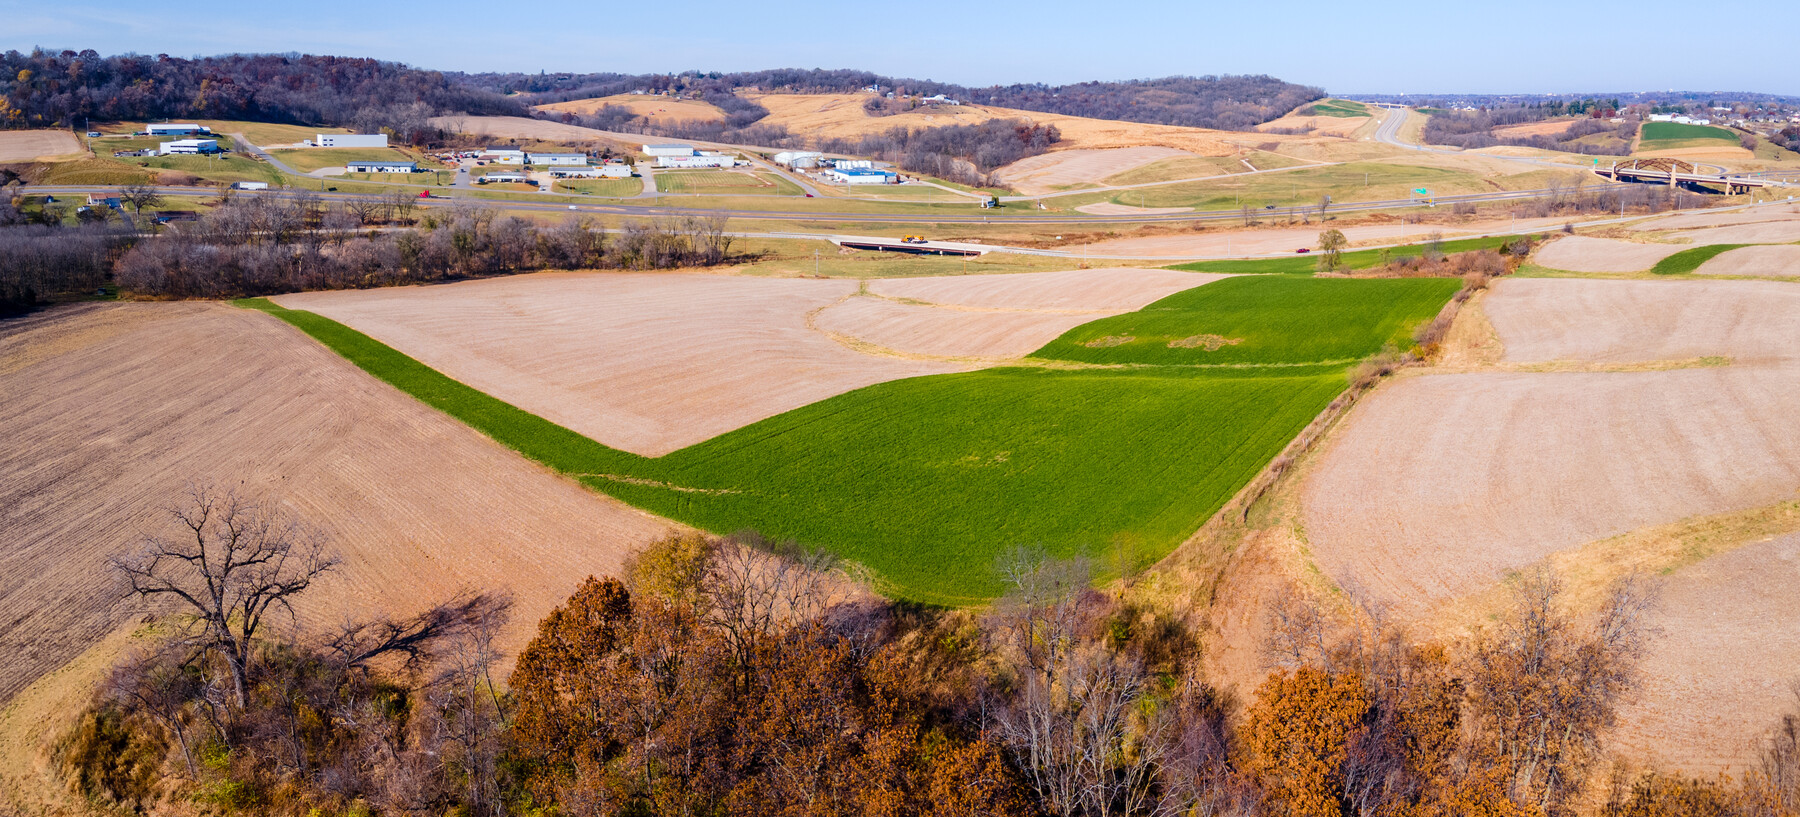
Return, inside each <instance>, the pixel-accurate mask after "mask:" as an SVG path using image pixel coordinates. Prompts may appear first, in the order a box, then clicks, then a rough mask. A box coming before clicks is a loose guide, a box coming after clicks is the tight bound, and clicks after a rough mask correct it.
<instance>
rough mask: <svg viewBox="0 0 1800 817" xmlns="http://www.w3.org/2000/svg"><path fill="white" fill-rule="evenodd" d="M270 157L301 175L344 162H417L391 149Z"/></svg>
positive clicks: (283, 153) (284, 152) (306, 151)
mask: <svg viewBox="0 0 1800 817" xmlns="http://www.w3.org/2000/svg"><path fill="white" fill-rule="evenodd" d="M269 155H270V156H274V157H275V158H277V159H280V160H281V161H282V163H283V164H286V165H287V166H288V167H291V168H293V169H295V170H298V171H300V172H301V173H311V172H313V171H315V170H318V169H319V168H322V167H343V166H344V164H345V163H346V162H351V161H357V160H361V161H370V162H412V161H419V158H418V157H416V156H409V155H407V154H405V153H403V152H401V151H398V150H395V149H393V148H300V149H296V150H271V151H269ZM419 167H438V165H435V164H432V163H428V162H423V161H419Z"/></svg>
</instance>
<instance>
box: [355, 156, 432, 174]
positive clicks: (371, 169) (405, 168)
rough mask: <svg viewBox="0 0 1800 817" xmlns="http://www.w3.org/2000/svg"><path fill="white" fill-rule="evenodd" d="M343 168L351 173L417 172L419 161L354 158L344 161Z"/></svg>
mask: <svg viewBox="0 0 1800 817" xmlns="http://www.w3.org/2000/svg"><path fill="white" fill-rule="evenodd" d="M344 170H346V171H348V172H351V173H417V172H419V163H418V162H387V161H379V162H377V161H367V160H363V159H355V160H352V161H349V162H345V163H344Z"/></svg>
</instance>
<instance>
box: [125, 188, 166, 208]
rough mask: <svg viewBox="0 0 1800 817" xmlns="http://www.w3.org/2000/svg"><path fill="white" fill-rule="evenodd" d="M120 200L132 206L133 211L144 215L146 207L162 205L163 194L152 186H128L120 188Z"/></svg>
mask: <svg viewBox="0 0 1800 817" xmlns="http://www.w3.org/2000/svg"><path fill="white" fill-rule="evenodd" d="M119 200H120V201H123V202H125V203H126V204H129V205H131V211H132V212H134V213H137V214H140V215H141V214H143V212H144V208H145V207H155V206H157V205H159V204H162V200H163V198H162V194H161V193H158V192H156V186H155V185H151V184H128V185H125V186H124V187H121V188H119Z"/></svg>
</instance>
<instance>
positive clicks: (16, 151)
mask: <svg viewBox="0 0 1800 817" xmlns="http://www.w3.org/2000/svg"><path fill="white" fill-rule="evenodd" d="M87 155H88V154H87V150H86V149H85V148H83V147H82V146H81V140H80V139H77V138H75V134H73V133H70V132H68V131H66V130H0V162H58V161H67V160H70V159H81V158H85V157H86V156H87Z"/></svg>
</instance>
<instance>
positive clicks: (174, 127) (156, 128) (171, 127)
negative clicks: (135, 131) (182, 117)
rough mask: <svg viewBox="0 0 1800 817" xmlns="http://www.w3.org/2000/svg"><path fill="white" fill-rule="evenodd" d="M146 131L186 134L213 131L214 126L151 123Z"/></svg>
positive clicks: (164, 134)
mask: <svg viewBox="0 0 1800 817" xmlns="http://www.w3.org/2000/svg"><path fill="white" fill-rule="evenodd" d="M144 132H145V133H147V134H150V135H151V136H185V135H187V134H190V133H212V128H207V127H202V126H200V125H193V124H177V123H170V124H166V125H150V126H148V127H146V128H144Z"/></svg>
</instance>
